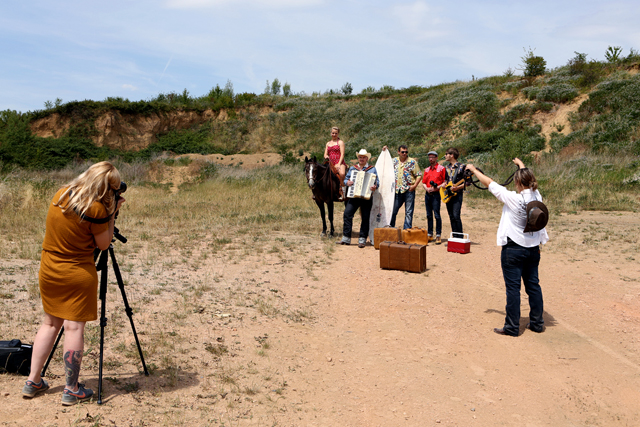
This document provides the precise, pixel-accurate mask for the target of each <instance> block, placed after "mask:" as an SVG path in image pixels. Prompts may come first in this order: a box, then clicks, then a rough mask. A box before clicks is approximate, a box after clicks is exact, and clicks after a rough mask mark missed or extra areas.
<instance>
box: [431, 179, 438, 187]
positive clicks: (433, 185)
mask: <svg viewBox="0 0 640 427" xmlns="http://www.w3.org/2000/svg"><path fill="white" fill-rule="evenodd" d="M429 185H430V186H432V187H433V188H438V184H436V182H435V181H433V180H432V181H429Z"/></svg>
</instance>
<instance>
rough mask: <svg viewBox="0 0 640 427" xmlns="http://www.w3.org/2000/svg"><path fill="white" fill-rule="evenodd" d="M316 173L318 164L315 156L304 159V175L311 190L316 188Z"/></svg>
mask: <svg viewBox="0 0 640 427" xmlns="http://www.w3.org/2000/svg"><path fill="white" fill-rule="evenodd" d="M317 171H318V162H317V161H316V156H313V157H312V158H311V159H308V158H307V157H305V158H304V173H305V176H306V178H307V183H308V184H309V188H311V189H313V187H315V186H316V181H317V179H316V173H317Z"/></svg>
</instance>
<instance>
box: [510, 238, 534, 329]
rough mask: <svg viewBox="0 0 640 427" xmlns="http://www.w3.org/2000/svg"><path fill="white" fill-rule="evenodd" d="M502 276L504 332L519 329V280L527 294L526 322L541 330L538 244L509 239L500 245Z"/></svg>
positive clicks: (532, 327) (531, 326)
mask: <svg viewBox="0 0 640 427" xmlns="http://www.w3.org/2000/svg"><path fill="white" fill-rule="evenodd" d="M500 261H501V263H502V275H503V276H504V284H505V286H506V288H507V307H506V312H507V315H506V317H505V319H504V331H505V333H507V334H508V335H513V336H517V335H518V334H519V331H520V279H522V281H523V282H524V290H525V291H526V292H527V295H529V308H530V311H529V324H530V328H531V330H533V331H536V332H542V330H543V327H544V320H543V319H542V311H543V310H544V306H543V302H542V289H541V288H540V283H539V281H538V264H540V249H539V248H538V246H536V247H533V248H524V247H522V246H519V245H516V244H515V243H513V242H511V240H509V243H508V244H507V245H505V246H503V247H502V254H501V255H500Z"/></svg>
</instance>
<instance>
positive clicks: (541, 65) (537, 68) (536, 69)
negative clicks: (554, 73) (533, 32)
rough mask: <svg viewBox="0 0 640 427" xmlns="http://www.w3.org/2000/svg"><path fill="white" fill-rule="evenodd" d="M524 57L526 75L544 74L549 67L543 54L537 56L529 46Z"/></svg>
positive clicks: (523, 66) (523, 68) (523, 67)
mask: <svg viewBox="0 0 640 427" xmlns="http://www.w3.org/2000/svg"><path fill="white" fill-rule="evenodd" d="M521 59H522V70H523V71H524V76H525V77H537V76H541V75H543V74H544V72H545V70H546V68H547V61H546V60H545V59H544V58H543V57H542V56H536V55H535V54H534V53H533V50H532V49H531V48H529V51H528V52H527V51H526V50H525V55H524V56H523V57H522V58H521Z"/></svg>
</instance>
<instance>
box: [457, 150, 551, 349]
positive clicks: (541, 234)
mask: <svg viewBox="0 0 640 427" xmlns="http://www.w3.org/2000/svg"><path fill="white" fill-rule="evenodd" d="M513 162H514V163H515V164H516V165H518V168H519V169H518V170H517V171H516V173H515V175H514V183H515V185H516V190H517V192H516V191H509V190H507V189H506V188H505V187H503V186H502V185H500V184H498V183H496V182H494V181H493V180H492V179H491V178H489V177H487V176H486V175H484V174H483V173H482V172H480V171H479V170H478V169H477V168H476V167H475V166H474V165H471V164H468V165H467V170H471V171H472V172H473V173H474V174H475V176H476V177H477V178H478V180H479V181H480V182H481V183H482V184H483V185H485V186H486V187H488V188H489V191H491V193H492V194H493V195H494V196H496V198H497V199H498V200H500V201H501V202H502V203H504V206H503V207H502V217H501V218H500V225H499V226H498V236H497V243H498V246H502V253H501V256H500V260H501V264H502V275H503V277H504V283H505V286H506V290H507V306H506V317H505V321H504V326H503V327H502V328H495V329H494V332H495V333H497V334H500V335H509V336H514V337H517V336H518V335H519V333H520V287H521V285H520V280H521V279H522V281H523V282H524V289H525V291H526V292H527V295H529V307H530V312H529V323H528V324H527V326H526V328H527V329H530V330H532V331H534V332H543V331H544V319H543V317H542V313H543V310H544V305H543V301H542V289H541V288H540V283H539V280H538V264H539V263H540V248H539V245H540V244H545V243H547V241H548V240H549V236H548V234H547V230H546V229H545V228H539V227H536V226H535V225H534V222H535V221H534V219H538V224H542V227H544V225H546V221H547V219H548V212H547V211H546V207H544V205H542V203H541V202H542V196H541V195H540V192H539V191H538V182H537V181H536V178H535V176H534V175H533V172H531V170H529V169H527V168H526V167H525V166H524V163H522V161H521V160H520V159H518V158H516V159H514V160H513ZM532 201H537V202H540V203H539V205H540V206H541V207H542V208H543V209H542V210H538V211H535V212H534V214H535V218H533V215H530V214H529V212H528V209H527V204H529V203H530V202H532ZM534 205H535V203H534Z"/></svg>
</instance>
